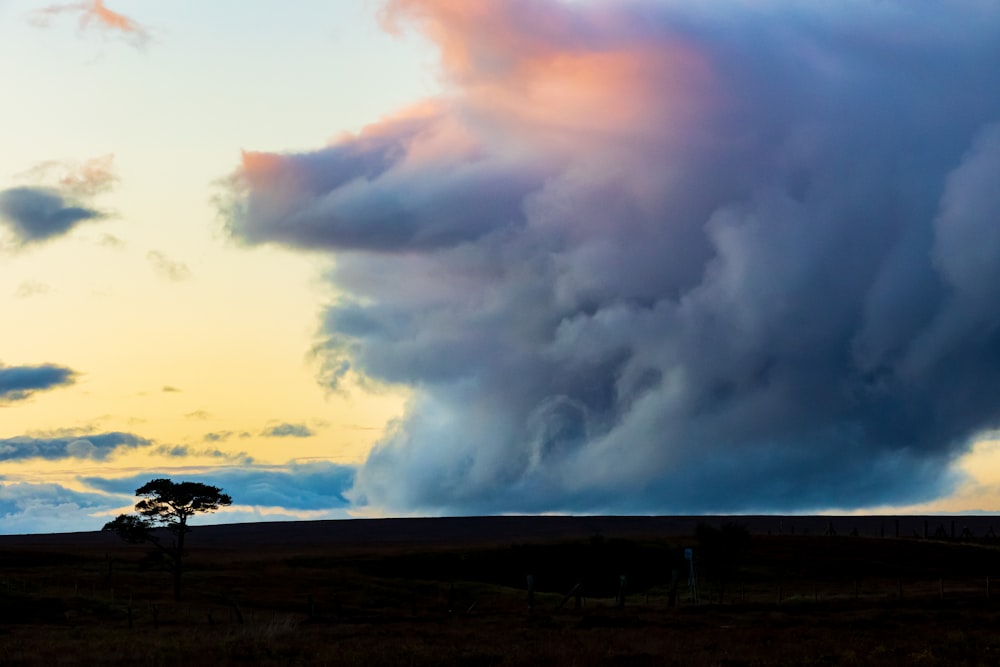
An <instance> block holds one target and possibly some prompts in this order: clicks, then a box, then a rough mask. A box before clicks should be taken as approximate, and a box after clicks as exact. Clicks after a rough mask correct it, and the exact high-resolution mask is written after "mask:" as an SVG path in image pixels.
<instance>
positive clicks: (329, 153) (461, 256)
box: [0, 0, 1000, 533]
mask: <svg viewBox="0 0 1000 667" xmlns="http://www.w3.org/2000/svg"><path fill="white" fill-rule="evenodd" d="M998 65H1000V6H998V5H997V4H996V3H995V2H992V0H957V1H956V2H950V3H940V2H936V1H933V0H905V1H904V0H844V1H843V2H839V3H815V2H806V1H805V0H798V1H795V0H761V1H757V2H751V1H750V0H716V1H713V2H705V3H691V2H684V1H681V0H615V1H611V0H575V1H571V0H480V1H477V2H468V1H466V0H342V1H338V2H323V1H321V0H301V1H299V2H295V3H288V2H278V0H245V1H244V2H241V3H239V4H238V6H237V5H236V4H233V3H223V2H205V1H204V0H201V1H200V2H195V0H169V1H168V0H82V1H81V2H70V3H49V2H48V1H47V0H0V81H2V82H3V91H4V94H3V95H2V97H0V100H2V101H0V105H2V107H0V108H2V114H0V146H3V150H2V151H0V485H2V486H0V532H2V533H41V532H62V531H74V530H97V529H99V528H100V527H101V526H102V525H103V524H104V523H105V522H106V521H109V520H110V519H112V518H114V516H115V515H117V514H118V513H120V512H123V511H127V510H128V509H130V508H131V506H132V505H133V504H134V502H135V497H134V495H133V494H134V490H135V489H136V488H137V487H139V486H141V485H142V484H144V483H145V482H146V481H148V480H150V479H153V478H156V477H170V478H173V479H175V480H178V481H179V480H182V479H184V480H190V481H202V482H206V483H211V484H214V485H217V486H220V487H222V488H224V489H225V491H227V492H228V493H230V494H231V495H232V497H233V501H234V503H233V506H232V507H229V508H223V510H221V511H220V512H219V513H217V514H215V515H212V516H211V517H202V518H201V520H202V521H204V522H238V521H260V520H291V519H328V518H349V517H378V516H437V515H476V514H504V513H584V514H600V513H617V514H621V513H636V514H654V513H655V514H660V513H662V514H678V513H685V514H688V513H761V512H781V513H816V512H884V513H903V512H995V511H998V510H1000V430H998V429H1000V399H998V398H997V397H998V396H1000V310H998V309H997V306H996V304H997V303H1000V188H997V187H996V185H995V183H996V175H997V174H998V173H1000V87H998V86H997V85H996V82H995V73H996V68H997V66H998Z"/></svg>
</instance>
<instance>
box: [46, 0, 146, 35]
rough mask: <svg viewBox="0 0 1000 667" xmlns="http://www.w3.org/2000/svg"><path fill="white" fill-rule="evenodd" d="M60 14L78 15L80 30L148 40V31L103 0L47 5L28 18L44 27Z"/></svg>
mask: <svg viewBox="0 0 1000 667" xmlns="http://www.w3.org/2000/svg"><path fill="white" fill-rule="evenodd" d="M60 14H71V15H73V14H75V15H79V17H80V29H81V30H89V29H91V28H93V29H97V30H103V31H106V32H110V33H118V34H121V35H124V36H126V37H128V38H130V39H132V40H133V41H134V43H135V44H136V45H143V44H145V43H146V42H147V41H149V32H148V31H147V30H146V29H145V28H144V27H143V26H141V25H140V24H139V23H137V22H136V21H135V20H133V19H131V18H129V17H128V16H126V15H124V14H120V13H118V12H116V11H114V10H111V9H108V8H107V7H106V6H105V5H104V0H89V1H87V2H74V3H67V4H57V5H49V6H48V7H43V8H41V9H38V10H36V11H34V12H32V13H31V17H30V18H31V22H32V23H34V24H35V25H37V26H40V27H45V26H47V25H48V24H49V22H50V21H51V20H52V18H53V17H55V16H58V15H60Z"/></svg>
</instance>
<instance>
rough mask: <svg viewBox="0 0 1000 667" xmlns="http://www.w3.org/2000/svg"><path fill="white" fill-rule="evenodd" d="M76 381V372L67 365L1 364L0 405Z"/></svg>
mask: <svg viewBox="0 0 1000 667" xmlns="http://www.w3.org/2000/svg"><path fill="white" fill-rule="evenodd" d="M75 381H76V372H75V371H73V369H71V368H67V367H65V366H57V365H55V364H42V365H40V366H4V365H3V364H0V405H2V404H3V403H9V402H13V401H23V400H25V399H27V398H30V397H31V396H32V395H34V394H36V393H37V392H40V391H48V390H50V389H55V388H56V387H66V386H69V385H71V384H73V383H74V382H75Z"/></svg>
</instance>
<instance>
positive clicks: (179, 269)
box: [146, 250, 191, 282]
mask: <svg viewBox="0 0 1000 667" xmlns="http://www.w3.org/2000/svg"><path fill="white" fill-rule="evenodd" d="M146 259H147V260H148V261H149V263H150V265H152V267H153V270H154V271H156V273H157V274H159V275H160V277H161V278H165V279H167V280H170V281H172V282H180V281H183V280H187V279H189V278H190V277H191V269H190V268H188V266H187V264H184V263H183V262H178V261H176V260H173V259H170V258H169V257H167V256H166V255H165V254H164V253H162V252H159V251H157V250H150V251H149V252H148V253H146Z"/></svg>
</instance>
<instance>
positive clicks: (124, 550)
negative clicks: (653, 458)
mask: <svg viewBox="0 0 1000 667" xmlns="http://www.w3.org/2000/svg"><path fill="white" fill-rule="evenodd" d="M197 530H200V529H196V531H197ZM692 544H693V541H692V539H691V538H690V537H687V536H685V535H626V536H615V535H610V534H609V535H605V536H602V537H598V536H578V537H575V538H574V537H565V536H564V537H560V538H558V539H553V540H549V541H547V540H544V539H539V538H537V537H534V538H533V539H530V540H525V541H523V542H522V541H510V542H505V543H483V542H476V543H463V541H462V539H461V536H460V535H458V536H455V537H454V539H450V540H446V541H439V542H429V543H419V544H418V543H402V542H398V541H397V542H391V543H388V542H371V543H333V542H323V541H322V540H321V541H318V542H316V543H313V544H297V545H294V546H291V545H290V546H287V547H282V546H280V545H279V546H274V545H271V546H269V547H268V548H263V547H259V545H256V544H255V543H252V542H250V543H237V542H231V543H228V544H216V545H214V546H211V547H202V548H198V547H195V548H192V550H191V551H190V553H189V559H188V563H189V570H188V571H187V572H186V573H185V578H184V583H185V597H184V600H183V601H181V602H174V601H173V600H172V599H171V596H170V581H169V576H168V575H167V574H166V573H165V572H162V571H160V570H158V569H155V568H150V567H148V566H147V565H145V564H144V561H143V557H144V550H143V549H142V548H141V547H130V546H128V545H123V544H118V543H115V542H107V543H101V544H97V545H94V544H90V545H88V546H80V545H78V544H76V543H75V542H74V540H73V538H72V537H67V539H66V541H65V542H64V543H58V542H53V543H50V544H49V545H48V546H46V547H45V548H44V549H43V548H41V547H38V546H37V545H34V546H30V547H27V546H19V545H18V544H16V543H15V544H7V543H4V542H2V541H0V610H2V612H0V665H91V664H105V665H135V664H142V665H144V667H145V666H154V665H201V664H206V665H207V664H212V665H245V664H260V665H366V666H367V665H374V666H378V665H443V666H451V665H456V666H457V665H530V664H553V665H579V666H582V667H587V666H589V665H671V664H675V665H866V664H925V665H989V664H996V663H997V662H1000V591H998V592H997V594H996V595H994V596H991V597H990V598H987V596H986V585H985V582H986V576H987V575H989V574H990V573H1000V551H998V550H997V549H996V548H995V547H994V546H992V545H981V544H967V543H959V542H954V541H934V540H923V539H910V538H903V539H894V538H885V539H878V538H856V537H846V536H837V537H825V536H821V535H798V536H790V535H773V536H768V535H755V536H753V537H752V539H751V540H750V544H749V546H748V548H747V550H746V553H745V554H744V556H743V558H742V560H741V562H740V565H739V568H738V570H737V572H736V574H735V575H734V577H735V578H734V579H733V580H732V581H730V582H729V585H728V587H727V588H728V592H727V594H726V597H725V601H724V602H723V603H722V604H718V603H717V602H716V600H717V597H716V584H717V583H718V582H713V581H712V579H711V573H710V572H705V573H703V576H702V577H701V578H700V582H699V585H700V589H701V592H702V596H701V600H702V601H701V602H700V603H698V604H694V603H693V602H692V601H691V600H690V598H689V596H688V592H687V589H686V587H683V586H682V588H681V590H680V596H679V602H680V604H679V606H678V607H676V608H670V607H668V604H667V601H668V592H669V580H670V574H671V573H670V569H671V568H674V567H677V565H678V559H677V554H678V553H682V552H681V549H682V548H683V547H685V546H691V545H692ZM696 548H697V547H696ZM529 573H530V574H532V575H533V576H534V579H535V582H536V584H535V586H536V592H535V597H534V602H535V607H534V609H533V610H529V609H528V605H527V592H526V590H525V583H526V576H527V574H529ZM621 574H626V575H627V576H628V589H627V592H628V596H627V599H626V606H625V607H624V608H619V607H618V606H617V605H616V604H615V600H614V596H615V594H616V593H617V586H618V577H619V576H620V575H621ZM997 576H1000V574H998V575H997ZM681 580H682V582H686V574H685V575H684V576H682V577H681ZM581 581H582V582H583V587H584V596H585V599H584V607H583V608H582V609H575V608H574V607H575V600H573V599H570V600H568V602H567V603H566V604H565V605H564V606H563V607H562V608H560V609H558V610H557V606H558V605H559V604H560V603H561V602H562V601H563V600H564V596H565V593H566V592H567V591H569V590H570V588H571V587H572V586H573V585H575V583H577V582H581ZM942 582H943V583H944V589H943V590H944V594H943V595H942ZM900 584H902V590H903V597H902V599H900V598H899V590H900ZM779 590H780V603H779V601H778V600H779ZM709 600H711V601H712V603H709V602H708V601H709Z"/></svg>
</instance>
